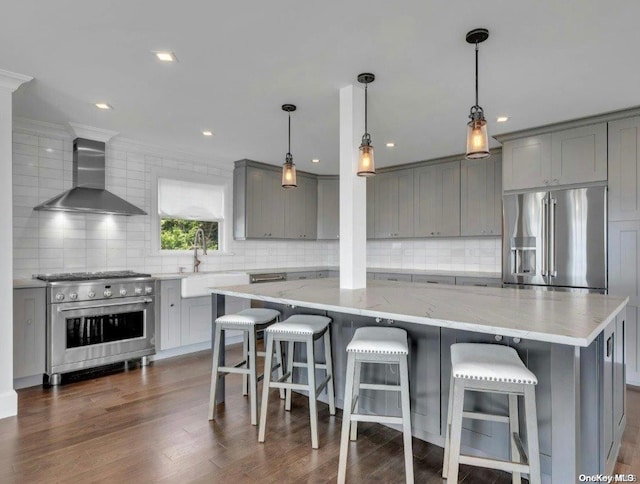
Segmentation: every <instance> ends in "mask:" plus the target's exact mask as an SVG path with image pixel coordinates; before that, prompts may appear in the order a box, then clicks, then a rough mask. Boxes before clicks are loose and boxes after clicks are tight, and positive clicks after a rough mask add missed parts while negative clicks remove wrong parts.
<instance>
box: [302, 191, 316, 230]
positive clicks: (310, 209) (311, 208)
mask: <svg viewBox="0 0 640 484" xmlns="http://www.w3.org/2000/svg"><path fill="white" fill-rule="evenodd" d="M304 196H305V204H304V207H305V213H304V232H303V234H302V238H303V239H310V240H315V239H316V238H317V236H318V180H316V179H315V178H304Z"/></svg>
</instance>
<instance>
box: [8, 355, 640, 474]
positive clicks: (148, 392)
mask: <svg viewBox="0 0 640 484" xmlns="http://www.w3.org/2000/svg"><path fill="white" fill-rule="evenodd" d="M239 351H240V348H239V347H234V348H232V349H231V350H230V351H229V352H228V354H229V357H230V361H233V359H236V358H237V357H238V356H239ZM210 368H211V361H210V353H209V352H202V353H197V354H194V355H189V356H184V357H179V358H173V359H169V360H163V361H159V362H156V363H154V364H153V365H152V366H149V367H147V368H141V369H133V370H129V371H121V372H118V373H115V374H111V375H107V376H101V377H99V378H94V379H88V380H84V381H79V382H75V383H72V384H68V385H62V386H60V387H57V388H51V389H45V388H41V387H35V388H29V389H25V390H19V391H18V395H19V417H12V418H7V419H3V420H0V482H2V483H3V484H5V483H6V484H9V483H58V482H60V483H66V482H73V483H85V482H92V483H93V482H105V483H106V482H109V483H115V482H117V483H124V482H136V483H147V482H163V483H174V482H175V483H185V482H208V483H211V482H214V483H233V484H239V483H245V482H257V481H259V482H261V483H275V482H278V483H289V482H291V483H294V482H295V483H299V482H310V483H325V482H335V480H336V475H337V467H338V451H339V436H340V426H341V423H342V422H341V418H340V415H341V413H340V411H339V412H338V415H337V416H335V417H331V416H330V415H329V411H328V407H327V406H326V405H324V404H319V422H320V425H319V438H320V449H318V450H312V449H311V443H310V430H309V423H308V406H307V399H306V398H305V397H303V396H300V395H295V394H294V397H293V405H292V411H291V412H285V411H284V408H283V405H282V403H281V402H280V400H279V398H278V395H277V392H276V391H274V392H272V393H271V400H270V406H269V416H268V421H267V424H268V426H267V441H266V442H265V443H264V444H259V443H258V442H257V427H253V426H251V425H250V424H249V401H248V399H247V397H243V396H242V395H241V391H240V384H241V377H240V376H239V375H230V376H228V377H227V400H226V403H225V405H224V406H221V407H220V410H219V412H218V418H217V419H216V421H215V422H209V421H208V420H207V406H208V398H209V378H210V371H211V370H210ZM628 409H629V410H628V422H629V423H628V427H627V429H626V431H625V437H624V443H623V448H622V450H621V452H620V458H619V463H618V466H617V469H616V470H617V472H625V473H635V474H638V475H640V449H639V447H640V444H639V443H638V442H639V441H638V433H639V430H640V392H638V391H634V390H631V391H629V399H628ZM360 429H361V431H360V432H359V439H358V442H357V443H353V444H351V448H350V451H349V470H348V480H349V482H362V483H364V482H367V483H368V482H384V483H387V482H389V483H392V482H404V461H403V452H402V436H401V434H400V433H399V432H397V431H395V430H392V429H389V428H386V427H383V426H381V425H377V424H366V423H365V424H360ZM413 446H414V469H415V476H416V482H417V483H442V482H446V481H444V480H442V478H441V477H440V475H441V469H442V457H443V451H442V449H440V448H439V447H437V446H434V445H431V444H427V443H425V442H422V441H420V440H417V439H414V441H413ZM460 479H461V481H462V482H464V483H469V484H471V483H489V484H491V483H505V484H506V483H510V482H511V478H510V476H509V475H508V474H506V473H503V472H498V471H490V470H482V469H475V468H471V467H467V466H463V468H462V470H461V473H460Z"/></svg>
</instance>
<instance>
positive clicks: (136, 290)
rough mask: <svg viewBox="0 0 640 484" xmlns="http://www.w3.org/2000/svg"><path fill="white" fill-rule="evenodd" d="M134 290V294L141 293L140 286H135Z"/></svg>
mask: <svg viewBox="0 0 640 484" xmlns="http://www.w3.org/2000/svg"><path fill="white" fill-rule="evenodd" d="M134 292H135V294H136V296H139V295H140V294H142V288H141V287H136V289H135V291H134Z"/></svg>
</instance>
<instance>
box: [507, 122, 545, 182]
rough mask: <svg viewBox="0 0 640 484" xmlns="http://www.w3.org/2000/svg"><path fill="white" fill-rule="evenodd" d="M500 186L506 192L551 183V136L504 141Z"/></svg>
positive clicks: (543, 135)
mask: <svg viewBox="0 0 640 484" xmlns="http://www.w3.org/2000/svg"><path fill="white" fill-rule="evenodd" d="M502 163H503V165H502V185H503V187H504V189H505V191H506V190H519V189H523V188H534V187H544V186H547V185H549V182H550V181H551V135H550V134H542V135H539V136H529V137H527V138H522V139H516V140H511V141H505V142H504V143H503V145H502Z"/></svg>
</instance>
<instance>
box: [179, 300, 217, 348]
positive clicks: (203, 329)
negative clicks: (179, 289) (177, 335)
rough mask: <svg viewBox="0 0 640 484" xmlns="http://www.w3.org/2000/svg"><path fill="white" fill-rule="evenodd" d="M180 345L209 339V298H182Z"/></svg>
mask: <svg viewBox="0 0 640 484" xmlns="http://www.w3.org/2000/svg"><path fill="white" fill-rule="evenodd" d="M181 312H182V325H181V330H182V331H181V340H182V346H185V345H192V344H196V343H204V342H205V341H211V298H210V297H209V296H203V297H190V298H185V299H183V300H182V311H181Z"/></svg>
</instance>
